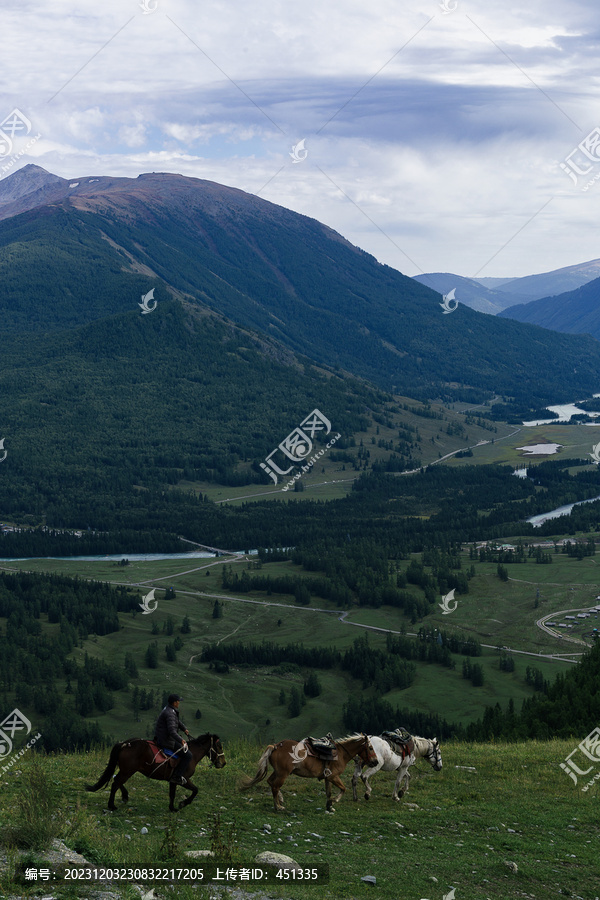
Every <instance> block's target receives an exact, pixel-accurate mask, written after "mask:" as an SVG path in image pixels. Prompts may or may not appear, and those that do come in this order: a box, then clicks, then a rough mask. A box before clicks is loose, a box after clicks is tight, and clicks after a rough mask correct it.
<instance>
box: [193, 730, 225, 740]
mask: <svg viewBox="0 0 600 900" xmlns="http://www.w3.org/2000/svg"><path fill="white" fill-rule="evenodd" d="M210 738H215V740H219V736H218V735H216V734H211V733H210V731H205V732H204V734H199V735H198V737H195V738H190V741H207V740H210Z"/></svg>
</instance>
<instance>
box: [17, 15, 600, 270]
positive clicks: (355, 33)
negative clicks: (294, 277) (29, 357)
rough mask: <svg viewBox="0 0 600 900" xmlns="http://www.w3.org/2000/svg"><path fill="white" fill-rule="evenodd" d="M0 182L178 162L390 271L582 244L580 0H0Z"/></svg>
mask: <svg viewBox="0 0 600 900" xmlns="http://www.w3.org/2000/svg"><path fill="white" fill-rule="evenodd" d="M0 32H1V33H2V37H3V40H2V49H3V53H2V57H3V65H2V72H1V74H0V178H7V177H9V176H10V174H11V173H13V172H14V171H16V170H17V169H18V168H20V167H21V166H23V165H25V164H27V163H35V164H36V165H39V166H43V167H44V168H45V169H47V170H48V171H50V172H53V173H54V174H56V175H60V176H62V177H65V178H70V179H71V178H72V179H75V180H76V179H77V178H78V177H83V176H94V175H113V176H114V175H118V176H130V177H134V176H136V175H139V174H140V173H143V172H177V173H180V174H183V175H189V176H193V177H196V178H201V179H208V180H210V181H216V182H219V183H221V184H226V185H231V186H233V187H237V188H240V189H242V190H244V191H248V192H249V193H253V194H256V195H258V196H260V197H262V198H263V199H265V200H268V201H271V202H273V203H277V204H280V205H282V206H285V207H287V208H289V209H293V210H295V211H296V212H299V213H302V214H304V215H307V216H311V217H313V218H316V219H318V220H320V221H321V222H324V223H325V224H327V225H329V226H330V227H332V228H334V229H336V230H337V231H339V232H340V233H341V234H342V235H344V237H346V238H347V239H348V240H350V241H351V242H352V243H353V244H356V245H357V246H359V247H362V248H363V249H365V250H367V251H368V252H370V253H372V254H373V255H374V256H375V257H377V259H378V260H380V261H381V262H383V263H386V264H388V265H390V266H393V267H394V268H396V269H399V270H400V271H401V272H403V273H404V274H406V275H416V274H419V273H423V272H453V273H456V274H459V275H464V276H468V277H473V276H478V277H483V276H497V277H500V276H502V277H506V278H508V277H516V276H520V275H528V274H533V273H537V272H546V271H550V270H552V269H556V268H560V267H562V266H568V265H573V264H576V263H581V262H584V261H586V260H591V259H596V258H598V257H600V246H599V241H598V228H597V222H596V219H597V214H596V210H597V208H598V204H599V198H600V103H599V102H598V100H599V88H600V70H599V69H598V62H597V60H598V57H599V56H600V46H599V44H600V15H598V12H597V4H596V0H570V2H568V3H567V2H566V0H563V2H560V3H559V2H557V0H545V2H544V3H542V2H541V0H530V2H528V3H519V4H516V3H511V2H505V3H498V2H493V0H416V2H403V0H393V2H392V0H372V2H371V3H367V2H365V0H327V2H323V0H301V2H300V0H296V2H289V0H288V2H286V3H284V2H282V0H253V3H252V4H244V5H242V4H241V3H239V2H235V0H230V2H220V0H202V2H201V3H200V2H194V0H102V2H98V0H77V2H75V0H52V3H49V2H46V3H43V2H41V0H0Z"/></svg>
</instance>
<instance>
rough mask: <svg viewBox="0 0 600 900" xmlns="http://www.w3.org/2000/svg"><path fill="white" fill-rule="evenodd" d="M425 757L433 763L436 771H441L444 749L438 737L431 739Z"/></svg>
mask: <svg viewBox="0 0 600 900" xmlns="http://www.w3.org/2000/svg"><path fill="white" fill-rule="evenodd" d="M425 759H426V760H427V761H428V762H429V763H430V764H431V766H432V768H433V769H434V771H435V772H439V771H440V769H441V768H442V751H441V750H440V742H439V741H438V739H437V738H433V740H431V741H429V749H428V751H427V753H425Z"/></svg>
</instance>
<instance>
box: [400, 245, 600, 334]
mask: <svg viewBox="0 0 600 900" xmlns="http://www.w3.org/2000/svg"><path fill="white" fill-rule="evenodd" d="M599 277H600V259H592V260H589V261H588V262H584V263H578V264H577V265H573V266H566V267H564V268H562V269H554V270H553V271H552V272H543V273H542V274H540V275H525V276H523V277H522V278H508V279H503V278H465V277H463V276H462V275H454V274H452V273H450V272H430V273H428V274H426V275H415V276H414V278H415V280H416V281H419V282H420V283H421V284H425V285H427V286H428V287H431V288H433V290H435V291H439V293H441V294H447V293H448V292H449V291H451V290H452V289H453V288H456V299H457V300H458V301H459V302H461V303H464V304H465V305H466V306H470V307H471V309H476V310H478V311H479V312H485V313H489V314H491V315H498V314H499V313H501V312H502V311H503V310H505V309H508V308H509V307H511V306H515V305H517V304H518V305H522V304H526V303H529V302H530V301H532V300H538V299H540V298H543V297H551V296H554V295H557V294H562V293H565V292H567V291H569V292H570V291H574V290H576V289H577V288H579V287H581V286H582V285H585V284H588V283H589V282H591V281H593V280H594V279H596V278H599ZM507 318H515V319H518V320H519V321H522V322H534V323H535V324H538V325H542V326H543V327H544V328H552V327H553V326H552V325H548V324H546V322H545V321H542V320H541V319H538V318H521V316H520V315H516V316H510V315H507ZM556 330H559V331H571V330H573V329H562V328H561V329H556Z"/></svg>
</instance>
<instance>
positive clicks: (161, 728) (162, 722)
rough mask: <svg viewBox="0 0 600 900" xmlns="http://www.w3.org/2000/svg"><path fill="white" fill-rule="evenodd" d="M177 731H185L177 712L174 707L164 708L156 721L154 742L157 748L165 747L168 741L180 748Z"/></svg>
mask: <svg viewBox="0 0 600 900" xmlns="http://www.w3.org/2000/svg"><path fill="white" fill-rule="evenodd" d="M178 731H184V732H185V731H187V729H186V727H185V725H184V724H183V722H180V720H179V710H177V709H175V707H174V706H165V708H164V709H163V710H162V711H161V713H160V715H159V717H158V719H157V720H156V728H155V729H154V740H155V741H156V743H157V744H158V746H159V747H165V746H167V745H168V743H169V741H175V743H176V744H177V745H178V746H181V745H182V744H183V740H182V738H180V737H179V735H178V734H177V732H178Z"/></svg>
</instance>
